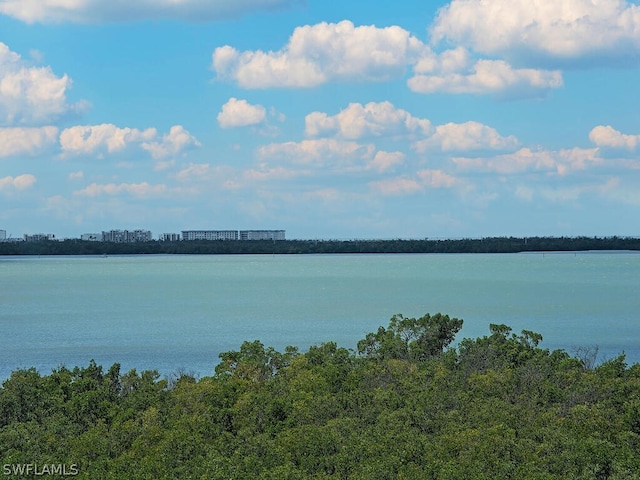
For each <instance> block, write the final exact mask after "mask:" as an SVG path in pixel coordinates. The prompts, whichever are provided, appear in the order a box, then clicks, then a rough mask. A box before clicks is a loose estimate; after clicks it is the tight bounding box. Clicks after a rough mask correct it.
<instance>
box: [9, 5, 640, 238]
mask: <svg viewBox="0 0 640 480" xmlns="http://www.w3.org/2000/svg"><path fill="white" fill-rule="evenodd" d="M639 66H640V6H639V5H638V3H635V2H629V1H624V0H599V1H597V2H596V1H595V0H594V1H588V0H563V1H562V2H556V1H553V0H537V1H535V2H531V0H452V1H451V2H444V1H442V2H420V1H412V0H411V1H410V0H404V1H388V0H382V1H378V2H370V1H367V2H364V1H360V0H352V1H349V2H327V1H318V0H306V1H296V0H237V1H234V2H229V1H223V0H208V1H205V0H153V1H151V0H138V1H136V2H131V1H121V0H118V1H116V0H113V1H111V2H104V1H102V0H64V1H63V0H0V229H3V230H6V231H7V233H8V234H11V235H13V236H21V235H22V234H23V233H54V234H56V235H57V236H59V237H77V236H80V235H81V234H83V233H90V232H100V231H102V230H109V229H116V228H121V229H125V228H127V229H133V228H145V229H149V230H151V231H152V232H153V233H154V235H158V234H160V233H164V232H179V231H180V230H183V229H286V230H287V237H288V238H341V239H348V238H424V237H481V236H494V235H496V236H497V235H515V236H529V235H567V236H574V235H598V236H605V235H607V236H608V235H633V236H638V235H640V159H639V151H640V109H639V108H638V106H639V103H638V94H637V90H638V85H640V75H639V70H638V67H639Z"/></svg>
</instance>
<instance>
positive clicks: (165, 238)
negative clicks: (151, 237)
mask: <svg viewBox="0 0 640 480" xmlns="http://www.w3.org/2000/svg"><path fill="white" fill-rule="evenodd" d="M159 240H160V241H161V242H179V241H180V234H179V233H163V234H161V235H160V237H159Z"/></svg>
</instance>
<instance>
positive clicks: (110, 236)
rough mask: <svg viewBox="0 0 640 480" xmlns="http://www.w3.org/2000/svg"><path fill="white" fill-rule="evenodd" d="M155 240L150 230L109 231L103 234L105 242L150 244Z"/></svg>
mask: <svg viewBox="0 0 640 480" xmlns="http://www.w3.org/2000/svg"><path fill="white" fill-rule="evenodd" d="M152 240H153V237H152V235H151V232H150V231H149V230H109V231H108V232H102V241H103V242H113V243H133V242H150V241H152Z"/></svg>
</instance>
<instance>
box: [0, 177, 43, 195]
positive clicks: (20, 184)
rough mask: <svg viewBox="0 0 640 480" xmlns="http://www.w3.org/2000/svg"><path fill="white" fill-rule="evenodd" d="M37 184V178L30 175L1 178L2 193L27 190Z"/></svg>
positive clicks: (0, 187)
mask: <svg viewBox="0 0 640 480" xmlns="http://www.w3.org/2000/svg"><path fill="white" fill-rule="evenodd" d="M35 183H36V177H35V176H33V175H31V174H30V173H25V174H24V175H18V176H17V177H4V178H0V191H2V190H25V189H27V188H29V187H31V186H33V185H34V184H35Z"/></svg>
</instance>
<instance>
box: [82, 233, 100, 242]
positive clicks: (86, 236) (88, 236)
mask: <svg viewBox="0 0 640 480" xmlns="http://www.w3.org/2000/svg"><path fill="white" fill-rule="evenodd" d="M80 240H84V241H85V242H101V241H102V234H101V233H83V234H82V235H81V236H80Z"/></svg>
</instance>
